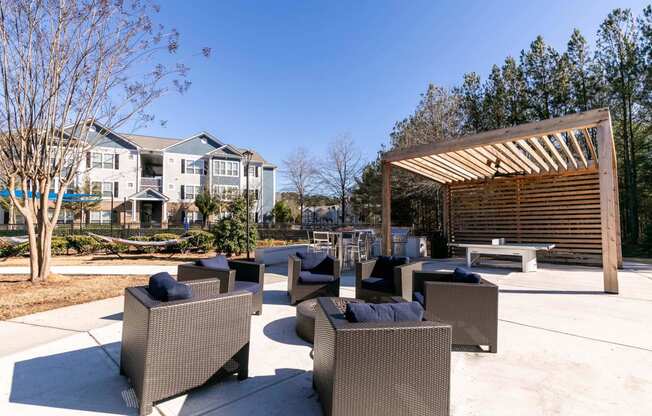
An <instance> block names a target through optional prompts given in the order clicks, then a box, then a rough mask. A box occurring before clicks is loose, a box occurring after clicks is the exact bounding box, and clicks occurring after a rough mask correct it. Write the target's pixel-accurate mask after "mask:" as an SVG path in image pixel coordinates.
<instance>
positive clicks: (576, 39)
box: [566, 29, 599, 112]
mask: <svg viewBox="0 0 652 416" xmlns="http://www.w3.org/2000/svg"><path fill="white" fill-rule="evenodd" d="M566 56H567V57H568V64H569V69H570V97H569V98H570V100H569V107H570V108H571V109H572V111H576V112H578V111H587V110H590V109H591V108H595V107H596V104H597V101H598V100H597V97H598V94H599V83H598V82H597V77H596V74H595V70H596V68H595V65H594V62H593V59H592V57H591V52H590V50H589V46H588V44H587V42H586V39H585V38H584V36H582V34H581V33H580V31H579V30H578V29H575V30H573V34H572V35H571V38H570V40H569V41H568V46H567V49H566Z"/></svg>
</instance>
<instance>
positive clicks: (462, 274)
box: [453, 267, 481, 283]
mask: <svg viewBox="0 0 652 416" xmlns="http://www.w3.org/2000/svg"><path fill="white" fill-rule="evenodd" d="M480 279H481V277H480V275H479V274H477V273H473V272H471V271H469V270H467V269H465V268H464V267H456V268H455V270H454V271H453V281H455V282H460V283H480Z"/></svg>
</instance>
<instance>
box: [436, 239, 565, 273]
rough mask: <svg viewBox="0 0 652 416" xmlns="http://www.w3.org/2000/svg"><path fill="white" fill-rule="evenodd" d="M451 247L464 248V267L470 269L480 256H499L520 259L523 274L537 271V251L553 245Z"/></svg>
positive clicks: (460, 244) (464, 244)
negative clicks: (517, 257)
mask: <svg viewBox="0 0 652 416" xmlns="http://www.w3.org/2000/svg"><path fill="white" fill-rule="evenodd" d="M448 245H449V246H451V247H460V248H462V247H463V248H466V266H467V267H472V266H473V263H476V262H477V261H478V260H479V258H480V254H499V255H504V256H519V257H521V268H522V271H523V272H536V271H537V250H546V251H549V250H552V249H553V248H555V245H554V244H517V243H507V244H477V243H449V244H448Z"/></svg>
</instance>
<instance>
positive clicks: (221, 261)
mask: <svg viewBox="0 0 652 416" xmlns="http://www.w3.org/2000/svg"><path fill="white" fill-rule="evenodd" d="M197 265H198V266H203V267H207V268H209V269H215V270H229V262H228V261H227V260H226V257H224V256H221V255H218V256H215V257H212V258H210V259H200V260H197Z"/></svg>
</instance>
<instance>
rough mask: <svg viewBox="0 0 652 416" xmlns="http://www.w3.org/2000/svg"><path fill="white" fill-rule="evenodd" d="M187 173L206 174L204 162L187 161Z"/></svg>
mask: <svg viewBox="0 0 652 416" xmlns="http://www.w3.org/2000/svg"><path fill="white" fill-rule="evenodd" d="M186 173H190V174H195V175H203V174H204V161H203V160H186Z"/></svg>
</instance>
